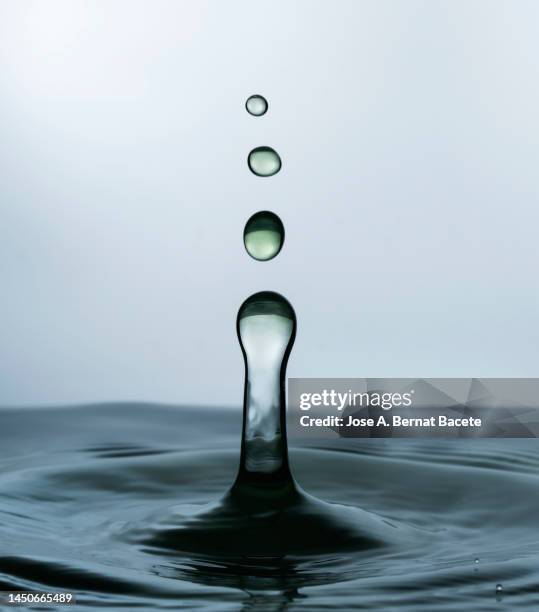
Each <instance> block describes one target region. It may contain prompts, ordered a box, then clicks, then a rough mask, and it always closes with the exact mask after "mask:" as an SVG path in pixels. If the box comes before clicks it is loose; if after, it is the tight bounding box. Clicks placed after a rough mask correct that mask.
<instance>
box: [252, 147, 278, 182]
mask: <svg viewBox="0 0 539 612" xmlns="http://www.w3.org/2000/svg"><path fill="white" fill-rule="evenodd" d="M247 163H248V165H249V168H250V170H251V172H253V174H256V175H257V176H273V175H274V174H277V172H279V170H280V169H281V158H280V157H279V154H278V153H277V151H275V150H274V149H272V148H271V147H256V149H253V150H252V151H251V152H250V153H249V157H248V158H247Z"/></svg>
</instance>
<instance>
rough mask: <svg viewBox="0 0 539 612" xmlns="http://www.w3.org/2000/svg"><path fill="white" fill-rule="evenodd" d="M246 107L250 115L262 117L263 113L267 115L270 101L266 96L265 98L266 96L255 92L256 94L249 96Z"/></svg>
mask: <svg viewBox="0 0 539 612" xmlns="http://www.w3.org/2000/svg"><path fill="white" fill-rule="evenodd" d="M245 108H246V109H247V112H248V113H249V114H250V115H254V116H255V117H261V116H262V115H265V114H266V111H267V110H268V101H267V100H266V98H264V96H260V95H258V94H255V95H254V96H249V97H248V98H247V102H245Z"/></svg>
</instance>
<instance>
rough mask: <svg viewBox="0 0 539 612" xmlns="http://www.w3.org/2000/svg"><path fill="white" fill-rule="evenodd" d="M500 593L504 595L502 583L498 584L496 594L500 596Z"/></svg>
mask: <svg viewBox="0 0 539 612" xmlns="http://www.w3.org/2000/svg"><path fill="white" fill-rule="evenodd" d="M500 593H503V586H502V585H501V584H500V583H498V584H497V585H496V594H498V595H499V594H500Z"/></svg>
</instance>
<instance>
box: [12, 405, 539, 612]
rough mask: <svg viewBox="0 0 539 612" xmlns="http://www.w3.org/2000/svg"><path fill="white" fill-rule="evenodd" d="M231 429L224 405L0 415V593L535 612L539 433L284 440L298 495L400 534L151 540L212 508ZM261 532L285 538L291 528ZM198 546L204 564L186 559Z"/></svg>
mask: <svg viewBox="0 0 539 612" xmlns="http://www.w3.org/2000/svg"><path fill="white" fill-rule="evenodd" d="M240 432H241V410H240V409H238V410H234V411H233V410H228V409H227V410H216V409H207V408H196V409H195V408H185V407H168V406H160V405H147V404H110V405H98V406H81V407H74V408H41V409H36V410H31V409H16V410H8V409H4V410H0V590H4V591H5V590H19V591H21V590H40V591H43V590H47V591H49V590H53V591H61V590H66V591H67V590H69V591H73V592H75V593H76V594H77V599H78V603H77V605H76V606H75V607H74V609H81V610H85V609H94V608H97V607H99V608H100V609H107V608H111V609H113V608H124V609H127V610H132V609H133V610H135V609H136V610H158V609H171V610H218V611H221V610H223V611H224V610H245V611H247V610H253V611H258V610H260V611H266V610H268V611H270V610H290V611H292V610H351V609H357V610H374V609H376V610H396V609H398V610H410V611H412V610H413V611H423V610H425V611H427V610H428V611H429V612H433V611H436V612H437V611H442V612H443V611H446V610H447V611H449V610H451V611H453V610H454V611H457V610H458V611H462V610H473V611H475V612H480V611H483V610H484V611H488V612H490V611H492V610H537V609H538V608H539V443H538V441H536V440H524V439H522V440H500V439H496V440H479V439H473V440H471V439H469V440H439V439H438V440H430V441H429V440H417V439H416V440H413V439H410V440H405V439H398V440H397V439H389V440H383V439H379V440H366V439H358V440H353V439H347V440H342V439H336V440H335V441H333V442H330V443H328V442H326V441H324V442H323V446H320V443H318V446H317V445H316V443H315V442H313V443H308V442H307V441H305V440H301V441H294V440H292V441H290V446H291V452H290V461H291V465H292V470H293V472H294V475H295V477H296V479H297V481H298V482H299V483H300V485H301V486H302V487H303V488H304V489H305V490H306V491H307V492H308V493H310V494H312V495H315V496H316V497H318V498H320V499H323V500H326V501H330V502H336V503H339V504H344V505H349V506H355V507H358V508H361V509H362V510H364V511H366V512H367V513H370V516H372V515H374V516H375V517H376V520H379V521H380V523H383V524H385V525H387V531H388V534H390V535H389V537H390V538H393V535H392V534H393V533H395V534H405V537H404V539H401V540H399V538H398V537H397V536H395V541H396V542H397V541H398V544H397V545H395V546H393V547H388V548H382V549H376V548H373V549H370V550H369V551H358V550H347V549H346V546H341V543H336V545H335V546H334V548H335V549H336V550H333V551H331V552H324V551H322V550H320V551H318V550H316V547H313V550H312V551H309V547H308V546H305V547H304V550H295V551H294V552H293V554H290V555H284V556H283V555H280V556H268V557H263V556H262V557H260V556H256V555H250V556H245V555H244V554H242V552H243V553H244V552H245V550H250V548H252V549H253V550H256V543H253V539H255V538H256V531H255V532H253V533H249V530H248V525H246V526H245V528H243V527H242V528H241V529H238V530H237V538H238V547H237V550H233V542H232V543H231V542H230V541H226V542H224V541H222V540H220V539H219V537H217V538H213V536H212V533H211V532H208V531H207V530H204V529H201V530H199V532H195V531H192V532H188V533H187V536H188V538H187V539H188V540H189V542H190V546H191V547H192V548H194V549H195V550H194V551H191V552H189V553H181V552H178V551H176V550H174V548H175V546H171V547H167V541H166V538H165V541H160V540H159V538H158V537H156V533H158V532H159V529H158V527H156V525H157V524H158V523H159V519H158V518H156V517H160V516H163V515H167V513H168V516H173V515H174V514H175V513H181V514H183V515H187V516H188V515H189V513H193V512H195V513H196V512H197V511H198V510H199V509H200V508H201V507H202V505H204V504H208V503H212V502H213V503H214V504H215V503H216V502H218V500H219V499H220V498H221V497H222V496H223V495H224V494H225V492H226V491H227V489H228V488H229V486H230V484H231V483H232V481H233V480H234V477H235V474H236V470H237V467H238V458H239V444H240ZM213 509H214V506H211V505H210V506H208V512H209V513H210V514H211V512H212V511H213ZM321 530H322V531H323V530H324V526H321ZM180 532H181V530H180ZM273 532H274V534H275V541H276V542H282V541H283V538H285V539H286V538H288V537H289V538H291V539H294V538H296V540H298V533H301V532H302V527H301V522H300V523H299V524H298V526H297V527H294V529H288V531H287V525H286V524H283V522H281V523H279V522H276V523H275V524H274V527H273ZM305 533H307V532H305ZM311 535H312V534H311ZM311 535H309V537H311ZM315 536H316V534H314V535H313V539H314V537H315ZM179 537H180V539H181V541H182V542H184V541H187V540H186V537H185V530H184V531H183V532H181V533H180V534H179ZM167 538H168V536H167ZM182 538H183V539H182ZM199 539H200V543H201V544H200V549H201V551H203V552H205V553H207V552H208V550H212V554H197V551H196V548H197V545H198V541H199ZM270 539H271V540H273V537H271V538H270ZM316 539H318V538H317V536H316ZM303 542H305V538H304V539H303ZM249 547H250V548H249ZM315 553H316V554H315ZM476 559H478V562H476V561H475V560H476ZM498 583H501V584H502V585H503V592H502V593H501V594H496V592H495V589H496V584H498ZM19 609H21V608H19ZM34 609H37V607H36V608H34ZM47 609H49V610H50V609H51V607H49V608H47ZM52 609H54V608H52ZM58 609H59V608H58ZM63 609H67V608H63Z"/></svg>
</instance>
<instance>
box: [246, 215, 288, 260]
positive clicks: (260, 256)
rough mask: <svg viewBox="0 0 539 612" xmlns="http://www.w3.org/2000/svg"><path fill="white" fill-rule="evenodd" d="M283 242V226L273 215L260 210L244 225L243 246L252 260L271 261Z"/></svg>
mask: <svg viewBox="0 0 539 612" xmlns="http://www.w3.org/2000/svg"><path fill="white" fill-rule="evenodd" d="M283 242H284V226H283V223H282V221H281V220H280V219H279V217H278V216H277V215H276V214H275V213H272V212H270V211H268V210H262V211H260V212H257V213H255V214H254V215H253V216H252V217H251V218H250V219H249V220H248V221H247V223H246V224H245V229H244V230H243V244H244V245H245V249H246V250H247V253H249V255H250V256H251V257H252V258H253V259H257V260H258V261H267V260H268V259H273V258H274V257H275V256H276V255H277V254H278V253H279V251H280V250H281V247H282V246H283Z"/></svg>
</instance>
